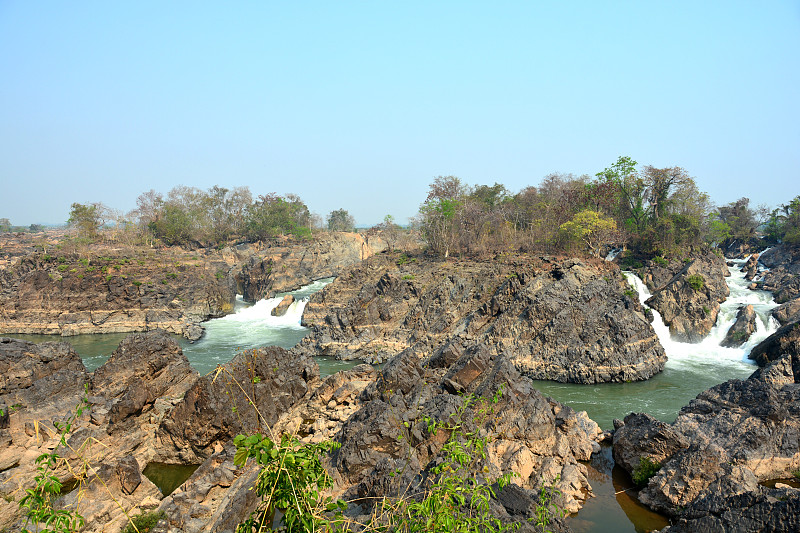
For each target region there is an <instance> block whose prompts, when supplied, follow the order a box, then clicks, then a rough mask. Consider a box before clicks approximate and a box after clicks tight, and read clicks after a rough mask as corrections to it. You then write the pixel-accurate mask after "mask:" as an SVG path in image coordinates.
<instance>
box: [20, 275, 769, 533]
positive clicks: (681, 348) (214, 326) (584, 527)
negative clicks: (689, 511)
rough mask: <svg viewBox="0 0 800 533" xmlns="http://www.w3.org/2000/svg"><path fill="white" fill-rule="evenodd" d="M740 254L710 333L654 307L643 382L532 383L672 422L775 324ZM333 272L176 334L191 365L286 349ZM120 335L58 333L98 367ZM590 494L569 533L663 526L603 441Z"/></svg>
mask: <svg viewBox="0 0 800 533" xmlns="http://www.w3.org/2000/svg"><path fill="white" fill-rule="evenodd" d="M743 263H744V260H739V261H734V266H732V267H730V272H731V276H730V277H729V278H727V281H728V286H729V288H730V291H731V294H730V296H729V297H728V299H727V300H726V301H725V302H724V303H723V304H722V305H721V309H720V313H719V316H718V318H717V323H716V325H715V326H714V328H713V329H712V331H711V333H710V334H709V335H708V337H706V339H704V340H703V342H700V343H697V344H688V343H680V342H675V341H673V340H672V339H671V338H670V335H669V329H668V328H667V326H666V325H664V322H663V320H662V319H661V316H660V315H659V314H658V312H656V311H654V312H653V315H654V321H653V328H654V329H655V331H656V334H657V335H658V337H659V340H660V341H661V344H662V346H663V347H664V350H665V351H666V353H667V356H668V358H669V360H668V362H667V364H666V367H665V369H664V371H663V372H661V373H660V374H658V375H656V376H654V377H652V378H650V379H649V380H647V381H643V382H635V383H608V384H600V385H576V384H564V383H555V382H550V381H536V382H535V386H536V387H537V388H538V389H539V390H541V391H542V392H543V393H544V394H545V395H547V396H551V397H553V398H555V399H556V400H558V401H560V402H563V403H566V404H568V405H570V406H571V407H573V408H574V409H576V410H579V411H580V410H585V411H587V412H588V414H589V416H590V417H591V418H592V419H593V420H595V421H596V422H597V423H598V424H600V426H601V427H602V428H604V429H611V428H612V427H613V420H614V419H615V418H620V419H621V418H624V417H625V415H627V414H628V413H631V412H647V413H649V414H651V415H653V416H655V417H656V418H659V419H661V420H663V421H665V422H672V421H673V420H674V419H675V417H676V416H677V414H678V411H679V410H680V408H681V407H682V406H684V405H686V404H688V403H689V401H690V400H692V399H693V398H694V397H695V396H697V394H699V393H700V392H702V391H704V390H706V389H708V388H710V387H712V386H714V385H717V384H719V383H722V382H724V381H726V380H729V379H733V378H739V379H745V378H747V377H748V376H749V375H750V374H751V373H752V372H753V371H754V370H755V369H756V366H755V365H754V364H753V362H752V361H750V360H749V359H747V354H749V353H750V350H751V349H752V348H753V347H754V346H755V345H756V344H758V343H759V342H761V341H762V340H763V339H765V338H766V337H767V336H769V335H770V334H771V333H773V332H774V331H775V330H776V329H777V326H778V325H777V323H776V322H775V320H774V319H773V318H772V317H771V316H770V311H771V310H772V309H773V308H774V307H775V306H776V305H777V304H775V303H774V301H773V299H772V295H771V294H770V293H767V292H764V291H752V290H749V289H748V288H747V286H748V285H749V283H750V282H749V281H747V280H745V279H744V274H743V273H742V272H740V268H741V265H742V264H743ZM625 275H626V277H627V278H628V281H629V283H630V284H631V286H632V287H633V288H634V289H636V291H637V292H638V293H639V298H640V301H642V303H644V301H645V300H646V299H647V298H648V297H649V296H650V292H649V291H648V289H647V287H645V285H644V284H643V283H642V282H641V280H640V279H639V278H638V277H636V276H635V275H634V274H632V273H626V274H625ZM331 281H332V278H329V279H324V280H319V281H316V282H314V283H312V284H311V285H308V286H306V287H303V288H302V289H300V290H297V291H293V292H291V293H287V294H292V295H293V296H294V297H295V299H296V301H295V302H294V303H293V304H292V305H291V306H290V308H289V310H288V311H287V312H286V314H285V315H284V316H282V317H274V316H272V315H271V311H272V309H274V308H275V307H276V306H277V305H278V303H279V302H280V301H281V298H282V296H283V294H280V295H277V296H276V297H275V298H271V299H267V300H261V301H259V302H257V303H255V304H254V305H250V304H247V303H245V302H243V301H242V300H241V298H238V299H237V302H236V306H235V313H233V314H231V315H228V316H225V317H223V318H219V319H214V320H210V321H208V322H206V323H205V324H204V326H205V329H206V333H205V335H204V337H203V338H202V339H201V340H200V341H197V342H195V343H189V342H188V341H185V340H184V339H180V342H181V345H182V347H183V350H184V353H185V354H186V356H187V358H188V359H189V361H190V362H191V364H192V366H193V367H194V368H195V369H197V370H198V371H199V372H200V373H202V374H205V373H208V372H211V371H212V370H214V369H215V368H216V366H217V364H222V363H225V362H227V361H229V360H230V359H231V357H232V356H233V354H235V353H236V352H237V351H239V350H243V349H249V348H255V347H258V346H264V345H276V346H282V347H284V348H290V347H292V346H294V345H295V344H297V343H298V342H300V340H301V339H302V338H303V337H304V336H305V335H306V334H308V331H309V330H308V329H307V328H304V327H302V326H301V325H300V320H301V317H302V314H303V310H304V308H305V305H306V303H307V302H308V297H309V296H310V295H311V294H313V293H314V292H316V291H319V290H321V289H322V288H323V287H324V286H325V285H327V284H328V283H330V282H331ZM747 304H752V305H753V307H754V308H755V310H756V313H757V315H758V320H757V329H756V332H755V333H754V334H753V336H752V337H751V338H750V340H749V341H748V342H747V343H746V344H744V345H743V346H741V347H740V348H723V347H721V346H719V343H720V341H721V340H722V339H723V338H724V337H725V334H726V333H727V331H728V328H729V327H730V326H731V325H732V324H733V322H734V321H735V319H736V314H737V312H738V310H739V308H740V307H742V306H743V305H747ZM126 335H127V334H107V335H81V336H77V337H68V338H66V339H61V338H58V339H56V340H67V341H69V342H70V343H72V344H73V347H74V348H75V351H76V352H78V353H79V354H81V356H82V357H83V359H84V363H85V364H86V366H87V368H88V369H89V370H90V371H91V370H94V369H95V368H97V367H98V366H100V365H101V364H102V363H103V362H105V360H106V359H107V358H108V356H109V355H110V354H111V352H112V351H113V350H114V349H116V347H117V345H118V344H119V342H120V341H121V340H122V339H123V338H124V337H125V336H126ZM11 336H14V337H19V338H25V339H29V340H33V341H35V342H41V341H51V340H54V338H53V337H52V336H48V335H11ZM317 362H318V364H319V366H320V374H321V375H323V376H326V375H330V374H332V373H334V372H337V371H338V370H342V369H344V368H350V367H352V366H354V365H355V364H357V363H358V361H351V362H344V361H337V360H335V359H331V358H326V357H317ZM587 467H588V469H589V476H590V483H591V485H592V487H593V491H594V496H595V497H593V498H590V499H588V500H587V502H586V505H585V506H584V508H583V509H582V510H581V512H580V513H578V515H576V516H574V517H572V518H570V526H571V528H572V529H573V531H575V532H576V533H605V532H608V533H611V532H614V533H625V532H630V533H633V532H636V533H644V532H645V531H651V530H653V529H658V528H661V527H664V526H666V525H667V522H666V520H665V519H664V518H663V517H661V516H659V515H657V514H655V513H652V512H650V511H649V510H647V509H646V508H644V507H643V506H641V505H640V504H639V503H638V501H637V500H636V497H635V492H634V491H633V489H632V488H631V485H630V480H629V479H628V477H627V474H625V473H624V472H623V471H622V470H621V469H619V468H615V467H614V462H613V458H612V456H611V449H610V448H608V447H605V448H603V450H602V452H601V453H600V454H595V456H594V457H593V459H592V462H591V463H590V464H588V465H587Z"/></svg>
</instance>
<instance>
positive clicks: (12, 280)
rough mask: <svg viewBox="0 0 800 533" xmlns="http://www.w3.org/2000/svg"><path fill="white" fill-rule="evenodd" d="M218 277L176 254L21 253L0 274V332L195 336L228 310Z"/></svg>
mask: <svg viewBox="0 0 800 533" xmlns="http://www.w3.org/2000/svg"><path fill="white" fill-rule="evenodd" d="M109 253H110V252H109ZM226 271H227V265H225V264H224V263H221V262H220V261H219V260H218V258H215V257H214V256H213V255H212V256H211V257H209V258H201V257H199V256H198V255H189V254H188V253H186V252H182V251H179V250H172V251H169V252H163V253H162V254H156V253H155V252H153V251H145V250H139V251H135V250H134V251H129V252H128V253H125V254H116V255H112V256H101V255H99V254H91V253H89V252H87V253H86V254H80V255H78V254H73V255H63V256H51V255H47V254H33V255H29V256H26V257H25V258H23V259H22V260H21V261H19V262H18V263H17V264H16V265H14V266H13V267H10V268H7V269H5V270H2V271H0V332H6V333H41V334H54V335H63V336H69V335H78V334H84V333H120V332H136V331H151V330H155V329H164V330H167V331H169V332H171V333H177V334H180V335H183V334H186V335H187V336H192V335H196V334H197V331H196V330H194V329H192V330H191V331H189V330H190V328H192V326H196V325H197V324H198V323H199V322H202V321H204V320H207V319H209V318H211V317H218V316H222V315H224V314H225V313H228V312H230V311H232V310H233V300H234V296H235V294H234V292H233V287H232V286H231V285H230V284H229V283H228V282H227V280H226V277H225V275H221V274H220V273H224V272H226Z"/></svg>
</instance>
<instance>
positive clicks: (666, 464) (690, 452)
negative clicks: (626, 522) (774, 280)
mask: <svg viewBox="0 0 800 533" xmlns="http://www.w3.org/2000/svg"><path fill="white" fill-rule="evenodd" d="M798 385H800V354H796V353H795V354H792V355H785V356H783V357H781V358H780V359H778V360H776V361H774V362H772V363H771V364H769V365H768V366H766V367H765V368H762V369H759V370H757V371H756V372H754V373H753V375H751V376H750V377H749V378H748V379H747V380H744V381H742V380H731V381H728V382H726V383H723V384H721V385H717V386H716V387H713V388H711V389H709V390H707V391H705V392H703V393H701V394H700V395H698V397H697V398H696V399H695V400H692V402H691V403H690V404H689V405H688V406H686V407H684V408H683V409H681V412H680V414H679V415H678V418H677V419H676V420H675V422H674V423H673V424H671V425H670V426H669V428H670V429H671V430H672V431H673V432H675V434H677V435H678V436H679V437H680V438H681V439H684V440H685V442H688V443H690V444H689V447H688V448H679V449H677V450H676V451H674V452H673V453H672V454H671V455H669V456H667V457H665V459H664V460H663V463H662V466H661V468H660V470H658V472H657V473H656V474H655V475H654V476H653V477H652V478H651V479H650V481H649V483H648V485H647V486H646V487H645V488H644V489H643V490H642V491H641V492H640V493H639V499H640V500H641V501H642V502H643V503H645V504H646V505H648V506H650V507H652V508H653V509H656V510H659V511H662V512H665V513H667V514H669V515H671V516H673V517H676V518H677V519H678V524H679V525H680V524H683V525H681V526H680V528H679V529H676V530H672V529H670V530H669V531H687V530H692V531H695V530H693V529H687V528H690V527H691V525H692V524H696V525H697V527H698V528H699V529H697V531H712V530H713V527H717V526H718V527H720V528H722V529H719V531H758V530H759V529H750V525H747V526H746V527H745V526H740V527H744V529H737V526H736V517H739V518H741V519H742V520H743V521H744V522H742V523H743V524H753V523H757V522H758V521H765V522H764V523H772V522H770V520H771V519H769V518H768V517H767V516H766V513H765V510H766V507H765V503H766V502H767V501H769V500H770V498H771V496H769V494H774V492H771V491H767V490H766V489H764V488H763V487H760V486H759V485H758V483H759V482H760V481H765V480H769V479H780V478H787V477H790V476H791V472H792V471H795V470H797V469H798V466H799V465H800V441H798V439H797V435H798V434H800V386H798ZM659 425H661V423H655V422H653V423H650V422H648V421H646V420H645V421H643V426H645V427H644V429H645V431H647V432H652V431H657V430H658V429H659V428H658V426H659ZM623 428H624V426H623ZM618 431H622V428H621V429H620V430H618ZM632 444H634V443H629V446H630V445H632ZM616 445H617V439H616V438H615V446H616ZM623 446H624V445H623ZM636 446H638V450H637V451H638V453H642V454H648V453H652V454H653V455H656V454H658V453H659V450H663V447H662V446H661V445H660V444H659V442H658V441H657V439H650V440H642V441H641V442H639V443H638V444H636ZM614 453H615V456H616V455H617V454H618V453H623V454H624V453H625V450H624V449H623V450H620V451H619V452H618V451H617V450H616V449H615V451H614ZM620 464H621V465H622V466H624V467H625V468H626V469H628V470H629V471H631V465H630V464H627V463H626V464H623V463H620ZM751 505H752V506H754V507H753V509H752V510H751V509H750V507H751ZM792 505H795V504H792ZM723 507H724V508H726V509H729V511H730V512H727V511H726V512H724V513H722V514H720V510H721V509H723ZM687 524H688V525H687ZM709 524H711V525H709ZM709 527H712V529H705V528H709ZM681 528H682V529H681Z"/></svg>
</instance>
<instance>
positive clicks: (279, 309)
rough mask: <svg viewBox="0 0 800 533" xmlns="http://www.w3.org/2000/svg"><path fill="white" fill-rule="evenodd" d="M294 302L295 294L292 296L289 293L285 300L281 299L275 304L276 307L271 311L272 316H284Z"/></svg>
mask: <svg viewBox="0 0 800 533" xmlns="http://www.w3.org/2000/svg"><path fill="white" fill-rule="evenodd" d="M293 303H294V296H292V295H291V294H287V295H286V296H284V297H283V300H281V302H280V303H279V304H278V305H276V306H275V309H273V310H272V311H271V312H270V314H271V315H272V316H283V315H285V314H286V311H287V309H289V306H290V305H292V304H293Z"/></svg>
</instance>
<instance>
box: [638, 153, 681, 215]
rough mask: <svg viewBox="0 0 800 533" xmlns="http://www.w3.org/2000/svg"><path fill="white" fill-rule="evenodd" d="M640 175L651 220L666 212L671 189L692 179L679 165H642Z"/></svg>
mask: <svg viewBox="0 0 800 533" xmlns="http://www.w3.org/2000/svg"><path fill="white" fill-rule="evenodd" d="M642 177H643V181H644V184H645V187H646V188H647V189H646V190H647V201H648V204H649V205H648V211H649V215H650V218H651V219H652V220H658V218H659V216H661V215H662V214H664V213H666V212H667V210H668V209H669V203H670V195H671V193H672V191H673V189H675V188H679V187H681V186H683V185H685V184H686V183H688V182H689V181H690V180H692V178H691V177H690V176H689V173H688V172H686V170H684V169H683V168H681V167H667V168H655V167H653V166H650V165H647V166H645V167H644V169H643V170H642Z"/></svg>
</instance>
